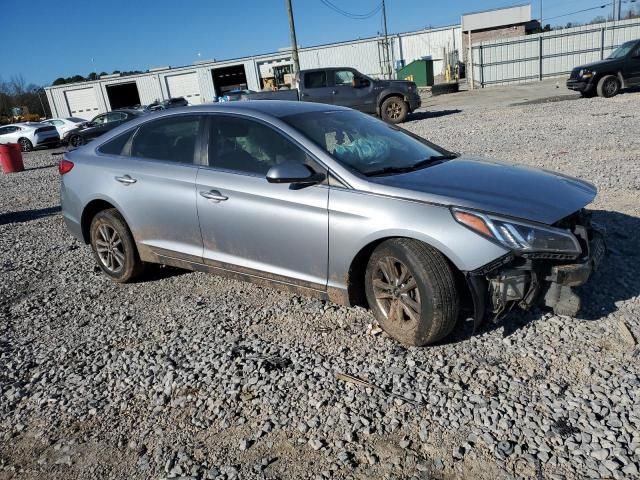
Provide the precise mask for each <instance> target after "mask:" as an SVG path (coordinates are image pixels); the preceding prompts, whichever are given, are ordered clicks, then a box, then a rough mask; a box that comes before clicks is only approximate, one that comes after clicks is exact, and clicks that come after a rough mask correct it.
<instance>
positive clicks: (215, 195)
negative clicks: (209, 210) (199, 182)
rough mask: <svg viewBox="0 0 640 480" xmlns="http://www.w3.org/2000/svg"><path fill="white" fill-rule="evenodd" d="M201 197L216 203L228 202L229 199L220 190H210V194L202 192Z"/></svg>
mask: <svg viewBox="0 0 640 480" xmlns="http://www.w3.org/2000/svg"><path fill="white" fill-rule="evenodd" d="M200 196H202V197H204V198H206V199H207V200H213V201H214V202H216V203H218V202H224V201H225V200H228V199H229V197H225V196H224V195H222V194H221V193H220V192H219V191H218V190H209V191H208V192H200Z"/></svg>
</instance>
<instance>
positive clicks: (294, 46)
mask: <svg viewBox="0 0 640 480" xmlns="http://www.w3.org/2000/svg"><path fill="white" fill-rule="evenodd" d="M285 2H286V3H287V12H288V13H289V33H290V34H291V57H292V60H293V75H294V76H295V75H296V73H298V72H299V71H300V60H299V59H298V40H296V25H295V23H294V22H293V7H292V6H291V0H285Z"/></svg>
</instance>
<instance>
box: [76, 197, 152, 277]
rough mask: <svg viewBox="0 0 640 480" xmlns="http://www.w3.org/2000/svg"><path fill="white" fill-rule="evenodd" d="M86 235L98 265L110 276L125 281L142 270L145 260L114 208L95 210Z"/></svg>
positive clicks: (139, 273) (122, 219) (138, 274)
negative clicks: (141, 257) (96, 211)
mask: <svg viewBox="0 0 640 480" xmlns="http://www.w3.org/2000/svg"><path fill="white" fill-rule="evenodd" d="M89 235H90V237H89V238H90V240H91V248H92V250H93V256H94V258H95V259H96V261H97V262H98V266H99V267H100V268H101V269H102V271H103V272H104V273H106V274H107V275H108V276H109V277H111V279H112V280H114V281H116V282H118V283H127V282H130V281H132V280H134V279H135V278H137V277H139V276H140V275H141V274H142V272H143V270H144V264H143V263H142V261H141V260H140V257H139V255H138V249H137V248H136V243H135V241H134V239H133V236H132V235H131V232H130V231H129V227H127V224H126V223H125V221H124V218H122V216H121V215H120V213H118V211H117V210H116V209H114V208H112V209H108V210H102V211H100V212H98V213H97V214H96V215H95V216H94V217H93V219H92V220H91V227H90V229H89Z"/></svg>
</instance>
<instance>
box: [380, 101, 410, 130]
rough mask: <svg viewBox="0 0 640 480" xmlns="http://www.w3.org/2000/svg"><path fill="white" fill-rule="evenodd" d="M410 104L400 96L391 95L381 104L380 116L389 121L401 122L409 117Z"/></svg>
mask: <svg viewBox="0 0 640 480" xmlns="http://www.w3.org/2000/svg"><path fill="white" fill-rule="evenodd" d="M408 114H409V105H407V102H405V101H404V100H403V99H402V98H400V97H389V98H387V99H386V100H385V101H384V102H382V105H381V106H380V116H381V117H382V119H383V120H384V121H385V122H387V123H393V124H396V123H401V122H404V121H405V120H406V119H407V115H408Z"/></svg>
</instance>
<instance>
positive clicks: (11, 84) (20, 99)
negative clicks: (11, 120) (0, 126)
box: [0, 75, 51, 117]
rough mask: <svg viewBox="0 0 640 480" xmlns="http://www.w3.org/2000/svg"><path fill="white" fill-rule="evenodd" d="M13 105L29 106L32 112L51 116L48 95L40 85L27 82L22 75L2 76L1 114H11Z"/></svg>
mask: <svg viewBox="0 0 640 480" xmlns="http://www.w3.org/2000/svg"><path fill="white" fill-rule="evenodd" d="M13 107H27V108H28V109H29V112H30V113H34V114H37V115H40V116H41V117H50V116H51V109H50V108H49V103H48V101H47V95H46V93H45V91H44V88H42V87H41V86H40V85H36V84H34V83H27V82H26V81H25V79H24V77H23V76H22V75H13V76H12V77H11V78H10V79H9V80H3V79H2V78H0V116H10V115H11V109H12V108H13Z"/></svg>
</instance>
